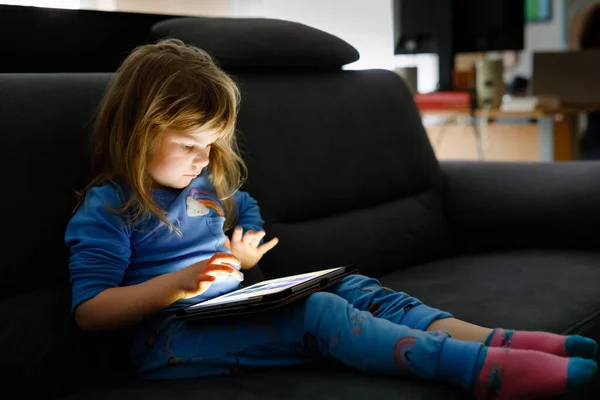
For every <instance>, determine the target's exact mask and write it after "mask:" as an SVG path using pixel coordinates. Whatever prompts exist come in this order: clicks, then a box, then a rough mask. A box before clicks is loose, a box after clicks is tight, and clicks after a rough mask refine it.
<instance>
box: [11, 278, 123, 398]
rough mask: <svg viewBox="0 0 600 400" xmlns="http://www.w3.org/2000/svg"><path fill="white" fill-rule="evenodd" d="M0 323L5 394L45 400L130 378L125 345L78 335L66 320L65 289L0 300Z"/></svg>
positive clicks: (68, 315)
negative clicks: (84, 388)
mask: <svg viewBox="0 0 600 400" xmlns="http://www.w3.org/2000/svg"><path fill="white" fill-rule="evenodd" d="M0 321H2V329H0V348H2V357H0V374H1V375H2V377H3V382H5V384H4V386H3V389H4V390H6V391H11V390H10V389H13V388H14V389H16V390H18V391H19V392H23V393H25V391H24V387H26V388H27V390H26V392H27V393H28V394H30V395H34V394H37V395H40V396H42V397H43V398H51V397H54V396H59V395H65V394H68V393H71V392H72V391H74V390H76V389H78V388H80V387H84V386H85V385H86V384H89V383H91V382H97V381H102V382H106V381H110V382H121V381H123V380H124V379H127V378H128V377H129V376H130V374H129V370H128V362H127V360H128V352H129V349H128V345H127V343H126V342H125V341H122V340H119V339H120V338H116V337H111V335H102V336H99V337H91V336H84V335H83V334H81V332H80V331H79V329H78V328H77V326H76V325H75V323H74V321H73V318H72V317H71V296H70V290H69V287H68V286H66V285H65V286H56V287H49V288H44V289H38V290H34V291H31V292H28V293H24V294H21V295H17V296H13V297H10V298H6V299H2V300H0ZM32 383H34V384H33V385H32Z"/></svg>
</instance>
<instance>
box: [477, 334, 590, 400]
mask: <svg viewBox="0 0 600 400" xmlns="http://www.w3.org/2000/svg"><path fill="white" fill-rule="evenodd" d="M597 368H598V367H597V364H596V362H595V361H593V360H587V359H584V358H580V357H574V358H565V357H559V356H556V355H554V354H549V353H544V352H540V351H535V350H518V349H508V348H499V347H485V346H484V347H483V348H482V351H481V352H480V354H479V356H478V360H477V368H476V370H475V371H476V372H475V375H474V377H473V389H472V391H473V393H474V394H475V397H476V398H478V399H521V398H541V397H550V396H556V395H560V394H563V393H566V392H568V391H569V390H571V389H576V388H578V387H580V386H582V385H584V384H586V383H588V382H590V381H591V380H592V378H593V377H594V376H595V375H596V372H597Z"/></svg>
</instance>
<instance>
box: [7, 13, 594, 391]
mask: <svg viewBox="0 0 600 400" xmlns="http://www.w3.org/2000/svg"><path fill="white" fill-rule="evenodd" d="M181 22H182V23H184V22H185V23H184V26H186V27H187V28H186V29H187V30H183V31H182V30H178V29H177V28H178V27H181V26H180V25H177V24H175V25H170V26H167V28H168V29H169V32H168V35H171V36H180V37H182V38H184V39H186V40H187V41H190V42H196V43H197V44H198V45H200V46H202V47H206V48H209V49H210V51H211V52H212V53H213V54H214V55H215V57H216V58H217V59H218V60H219V61H220V62H221V64H222V66H223V67H224V68H225V69H227V70H228V71H230V72H231V73H232V75H233V76H234V77H235V79H236V80H237V81H238V82H239V83H240V87H241V90H242V105H241V111H240V116H239V132H240V137H241V145H242V148H243V150H244V157H245V159H246V161H247V163H248V167H249V170H250V178H249V181H248V183H247V186H246V189H247V190H248V191H250V192H251V193H252V195H253V196H254V197H255V198H256V199H257V200H258V202H259V204H260V205H261V209H262V212H263V217H264V218H265V220H266V231H267V233H268V234H269V235H270V236H278V237H279V238H280V244H279V245H278V246H277V247H276V248H275V249H274V250H273V251H272V252H270V253H269V255H268V256H267V257H266V258H265V259H264V260H263V261H262V262H261V269H262V271H263V273H264V274H265V275H266V276H267V277H273V276H280V275H284V274H291V273H296V272H299V271H309V270H316V269H321V268H327V267H330V266H332V265H338V264H345V263H353V264H355V265H356V266H357V267H358V268H359V270H360V272H362V273H363V274H366V275H371V276H375V277H377V278H380V280H381V281H382V283H384V284H385V285H387V286H389V287H392V288H394V289H396V290H401V291H405V292H408V293H409V294H411V295H414V296H416V297H418V298H420V299H422V300H423V301H424V302H426V303H428V304H430V305H432V306H434V307H438V308H441V309H444V310H448V311H450V312H452V313H453V314H454V315H455V316H456V317H457V318H461V319H466V320H468V321H471V322H473V323H477V324H482V325H487V326H490V327H495V326H503V327H509V328H516V329H529V330H547V331H552V332H557V333H580V334H584V335H587V336H590V337H593V338H595V339H597V340H598V339H600V325H599V322H600V317H599V311H600V290H599V286H600V285H599V284H600V251H599V245H598V239H597V229H598V227H599V226H600V211H599V208H600V163H595V162H575V163H556V164H537V163H531V164H523V163H471V162H452V163H450V162H439V161H438V160H436V158H435V155H434V153H433V151H432V148H431V146H430V143H429V141H428V139H427V136H426V134H425V131H424V129H423V126H422V124H421V122H420V117H419V113H418V111H417V108H416V106H415V104H414V102H413V100H412V97H411V95H410V93H409V91H408V89H407V87H406V85H405V84H404V83H403V81H402V80H401V79H400V78H399V77H398V76H397V75H395V74H394V73H392V72H390V71H384V70H368V71H345V70H342V68H341V66H342V65H343V64H346V63H348V62H351V61H352V57H356V53H355V51H353V49H352V48H350V46H349V45H347V44H345V43H343V42H341V41H339V40H338V39H336V38H332V37H330V36H328V35H326V34H324V33H322V32H319V31H316V30H311V29H309V28H307V27H301V26H296V25H293V24H290V25H287V24H284V23H281V22H277V21H255V20H254V21H235V23H237V24H243V23H247V24H249V25H246V26H247V27H254V28H252V29H248V30H247V31H245V30H243V29H241V30H240V31H238V33H240V32H241V33H244V32H250V33H252V32H256V31H255V30H253V29H258V31H260V29H263V28H265V27H266V28H268V29H267V30H266V31H265V30H264V29H263V31H262V32H263V33H264V32H268V30H269V29H270V30H271V35H272V37H273V42H274V43H276V42H277V40H280V41H282V40H283V39H282V38H286V40H288V41H289V40H290V38H292V39H293V35H296V34H298V35H299V36H298V37H297V39H298V40H295V41H292V42H291V44H289V46H292V45H296V46H297V48H296V51H295V52H294V51H288V52H287V53H286V52H283V53H284V54H282V52H279V53H278V52H277V51H274V50H273V48H268V46H267V48H262V49H261V48H259V47H260V46H258V47H252V46H251V44H252V38H251V37H250V39H248V37H247V38H246V39H247V40H246V41H245V42H244V46H243V47H244V49H246V53H244V52H243V51H241V50H240V49H238V50H240V51H238V52H231V51H230V50H231V49H230V48H225V49H223V48H220V47H219V46H225V45H224V44H223V43H222V42H221V43H219V42H218V41H216V42H215V41H210V40H209V41H205V42H204V43H203V40H202V38H205V39H206V38H207V37H208V38H210V35H208V34H207V33H206V31H203V30H202V29H204V28H202V27H203V26H204V27H207V26H209V27H210V29H216V30H217V32H218V30H219V29H225V28H227V29H226V30H227V32H235V29H234V30H233V31H232V30H230V29H229V28H231V26H228V25H227V23H229V22H228V21H221V20H218V21H214V20H211V21H203V20H198V21H195V22H194V21H192V22H194V25H193V29H192V30H191V32H192V36H186V32H187V33H189V32H190V30H189V26H190V25H189V23H190V21H181ZM208 22H210V24H208ZM215 23H216V25H215ZM197 24H200V25H197ZM211 24H212V25H211ZM221 24H225V25H221ZM199 26H200V28H199ZM223 26H224V27H225V28H223ZM257 26H258V28H256V27H257ZM159 28H160V29H159ZM162 28H165V26H164V25H161V26H159V27H158V28H157V30H155V31H154V33H155V34H156V35H157V37H162V36H164V34H165V31H162V30H161V29H162ZM233 28H235V27H233ZM238 28H239V27H238ZM278 29H280V31H278ZM213 33H214V32H213ZM286 35H288V36H286ZM290 35H291V36H290ZM311 35H312V36H311ZM213 37H214V35H213ZM255 38H259V39H260V40H261V41H264V40H265V38H264V37H261V36H260V35H259V34H257V35H256V37H255ZM303 40H305V41H303ZM311 41H313V42H314V43H318V46H314V47H311V46H310V45H309V44H310V42H311ZM248 46H250V47H248ZM275 47H276V46H275ZM232 54H233V56H232ZM265 57H267V59H268V60H269V61H268V62H265ZM269 57H271V58H270V59H269ZM244 60H245V61H244ZM257 60H258V61H257ZM307 60H308V61H307ZM110 76H111V75H110V74H93V73H66V74H61V73H50V74H0V118H1V121H2V126H1V128H0V129H1V130H2V134H1V135H0V143H1V147H0V148H1V149H2V153H3V154H2V157H1V158H0V160H1V161H0V163H1V164H0V166H1V168H0V171H2V173H3V191H2V193H3V196H2V202H3V203H2V209H3V211H4V215H5V216H4V218H3V221H4V224H3V227H4V230H5V232H4V235H3V236H4V238H5V239H4V241H3V244H2V255H3V257H2V260H1V261H0V320H1V321H2V328H0V348H1V349H2V356H1V357H0V377H2V382H3V385H2V389H3V391H6V392H8V391H9V390H10V389H17V390H18V391H19V394H20V395H23V396H24V397H28V396H33V395H37V396H38V398H44V399H46V398H67V399H73V400H75V399H128V400H130V399H144V400H148V399H163V398H167V399H168V398H177V399H220V400H224V399H279V398H288V399H298V400H300V399H302V400H304V399H344V400H350V399H361V400H362V399H365V398H369V397H376V398H395V399H455V398H469V396H468V394H466V393H464V392H462V391H460V390H456V389H453V388H451V387H449V386H447V385H443V384H431V383H428V382H422V381H419V380H416V379H411V378H409V377H407V378H396V379H393V378H382V377H373V376H366V375H362V374H359V373H357V372H355V371H352V370H348V369H346V368H343V367H340V366H339V365H337V364H336V363H333V362H332V363H326V364H318V365H311V366H304V367H299V368H281V369H275V370H267V371H260V372H258V371H254V372H248V373H245V374H241V375H235V376H228V377H219V378H214V379H199V380H192V381H185V382H139V381H136V380H135V379H133V378H132V377H131V376H130V374H129V370H128V367H127V363H126V361H125V360H126V349H124V348H123V347H124V344H123V342H121V341H120V340H119V339H120V338H119V337H118V335H114V336H107V335H104V336H100V337H89V336H83V335H82V334H81V333H80V332H79V330H78V329H77V327H76V326H75V325H74V323H73V320H72V317H71V315H70V313H69V307H70V293H69V286H68V274H67V250H66V248H65V246H64V244H63V234H64V228H65V226H66V222H67V221H68V219H69V217H70V214H71V211H72V209H73V206H74V201H75V197H74V192H73V191H74V190H75V189H79V188H81V187H82V186H83V185H84V183H85V182H86V180H87V178H88V158H87V154H88V153H87V135H88V132H89V128H90V122H91V121H92V119H93V116H94V111H95V107H96V106H97V105H98V102H99V100H100V98H101V96H102V94H103V91H104V90H105V88H106V85H107V82H108V81H109V79H110ZM599 386H600V384H599V381H598V379H596V381H595V382H594V383H593V384H591V385H589V386H588V387H586V388H585V389H584V390H580V391H578V392H574V393H572V394H571V395H570V396H566V397H565V398H573V399H575V398H577V399H585V398H598V395H599V394H600V390H599Z"/></svg>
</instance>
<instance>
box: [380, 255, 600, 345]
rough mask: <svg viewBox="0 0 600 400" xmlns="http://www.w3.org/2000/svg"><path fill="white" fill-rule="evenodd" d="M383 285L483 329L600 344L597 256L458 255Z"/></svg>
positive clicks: (385, 280)
mask: <svg viewBox="0 0 600 400" xmlns="http://www.w3.org/2000/svg"><path fill="white" fill-rule="evenodd" d="M381 282H382V284H384V285H386V286H389V287H391V288H393V289H395V290H401V291H404V292H406V293H409V294H410V295H412V296H414V297H417V298H419V299H420V300H422V301H423V302H424V303H426V304H428V305H430V306H432V307H436V308H440V309H442V310H445V311H448V312H450V313H452V314H453V315H454V316H455V317H456V318H459V319H462V320H466V321H469V322H472V323H475V324H478V325H483V326H488V327H491V328H495V327H505V328H514V329H523V330H544V331H550V332H555V333H580V334H583V335H587V336H590V337H592V338H594V339H596V340H600V329H599V328H600V296H598V293H599V292H598V290H599V282H600V254H598V253H595V252H589V253H588V252H567V251H550V250H548V251H512V252H510V251H509V252H502V253H487V254H479V255H472V256H465V257H456V258H449V259H444V260H441V261H436V262H433V263H429V264H426V265H421V266H418V267H415V268H408V269H405V270H402V271H398V272H394V273H391V274H387V275H385V276H383V277H381Z"/></svg>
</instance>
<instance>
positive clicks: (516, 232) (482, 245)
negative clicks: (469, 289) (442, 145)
mask: <svg viewBox="0 0 600 400" xmlns="http://www.w3.org/2000/svg"><path fill="white" fill-rule="evenodd" d="M441 167H442V173H443V175H444V178H445V188H444V204H445V213H446V216H447V220H448V226H449V232H450V240H451V243H452V245H453V247H454V248H455V249H456V250H457V251H458V252H473V251H487V250H506V249H522V248H538V249H540V248H546V249H547V248H551V249H580V250H598V249H600V240H599V238H598V231H599V229H600V162H595V161H589V162H587V161H586V162H560V163H500V162H484V163H479V162H441Z"/></svg>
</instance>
